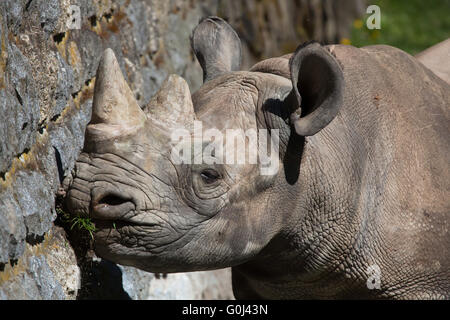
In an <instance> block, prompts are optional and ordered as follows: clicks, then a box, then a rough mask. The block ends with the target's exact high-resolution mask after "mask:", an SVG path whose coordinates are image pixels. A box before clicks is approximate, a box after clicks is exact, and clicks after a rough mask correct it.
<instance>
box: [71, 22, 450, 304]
mask: <svg viewBox="0 0 450 320" xmlns="http://www.w3.org/2000/svg"><path fill="white" fill-rule="evenodd" d="M192 45H193V48H194V51H195V52H196V55H197V56H198V57H201V58H200V59H199V60H200V62H201V65H202V67H203V69H204V80H205V83H204V85H203V86H202V87H201V88H200V89H199V90H198V91H197V92H195V93H194V94H193V95H192V99H191V96H190V94H189V90H188V89H187V86H186V84H185V82H184V81H183V80H182V79H181V78H179V77H176V76H171V77H170V78H169V79H168V80H167V81H166V83H165V85H164V86H163V88H162V89H161V91H160V92H159V93H158V94H157V96H156V97H155V98H154V99H153V100H152V102H151V103H150V104H149V105H148V106H146V107H145V108H144V111H141V110H140V109H139V108H138V107H136V105H135V103H134V102H133V99H134V98H133V97H132V95H131V94H130V93H129V92H128V91H127V89H126V88H125V86H126V84H122V83H119V82H120V81H122V82H124V80H123V78H121V75H120V76H119V74H120V70H119V72H118V73H117V74H116V76H114V77H112V76H105V74H106V75H107V74H108V72H111V71H108V70H109V69H111V68H110V67H108V66H111V65H113V64H114V63H113V62H114V61H113V60H114V58H113V57H114V55H113V54H112V51H111V50H108V51H107V52H105V55H104V57H103V62H102V63H103V65H101V66H100V67H99V73H98V75H97V80H96V89H95V90H96V92H95V97H94V106H93V120H92V121H91V124H90V125H89V126H88V129H87V133H86V134H87V136H86V144H85V147H84V151H83V153H82V154H81V156H80V158H79V160H78V163H77V165H76V169H75V176H74V179H73V181H72V183H71V185H70V190H69V192H68V197H67V201H68V202H67V204H68V207H69V209H70V211H71V212H72V213H73V214H79V215H90V216H91V217H92V218H93V219H94V220H95V222H96V225H97V228H98V231H97V232H96V233H95V249H96V252H97V253H98V254H99V255H100V256H102V257H104V258H106V259H110V260H112V261H115V262H117V263H121V264H125V265H131V266H135V267H138V268H141V269H143V270H147V271H151V272H185V271H195V270H208V269H216V268H223V267H229V266H231V267H233V288H234V293H235V296H236V298H238V299H246V298H267V299H300V298H327V299H328V298H353V299H360V298H393V299H409V298H415V299H421V298H447V299H448V298H450V253H449V250H448V246H449V244H450V236H449V232H448V229H449V211H450V210H449V206H450V204H449V199H450V192H449V190H450V185H449V181H450V179H449V178H450V177H449V167H448V155H449V129H448V128H449V121H448V118H449V117H448V112H449V104H450V86H449V85H448V84H447V83H446V82H444V81H443V80H442V79H440V78H439V77H437V76H436V75H435V74H434V73H433V72H431V71H430V70H429V69H427V68H426V67H424V66H423V65H422V64H421V63H419V62H418V61H417V60H416V59H415V58H413V57H411V56H410V55H408V54H406V53H404V52H402V51H401V50H398V49H395V48H392V47H389V46H370V47H365V48H361V49H357V48H354V47H352V46H341V45H336V46H324V47H323V46H320V45H319V44H317V43H311V44H306V45H303V46H301V47H299V48H298V49H297V51H296V52H295V53H294V54H293V55H287V56H283V57H279V58H273V59H268V60H265V61H262V62H260V63H258V64H257V65H255V66H254V67H253V68H252V69H251V70H250V71H237V68H238V66H239V59H240V49H239V48H240V44H239V39H238V37H237V35H236V34H235V33H234V31H233V30H232V29H231V27H230V26H228V25H227V24H226V23H225V22H224V21H223V20H221V19H219V18H215V17H212V18H209V19H205V20H203V21H202V22H201V23H200V24H199V26H198V27H197V28H196V29H195V30H194V33H193V37H192ZM230 48H232V50H231V49H230ZM236 48H238V49H236ZM289 59H290V60H289ZM105 61H107V63H106V62H105ZM108 61H109V62H108ZM111 61H113V62H111ZM289 61H290V64H289ZM108 68H109V69H108ZM116 71H117V70H116ZM117 79H118V80H117ZM108 81H110V82H111V81H112V82H114V81H116V85H113V84H111V83H109V82H108ZM117 83H119V84H117ZM122 87H123V88H125V89H123V88H122ZM117 88H119V89H117ZM120 88H122V89H120ZM128 90H129V88H128ZM111 97H112V98H111ZM124 97H125V98H124ZM108 99H109V100H108ZM105 101H106V102H105ZM105 106H106V107H105ZM136 108H137V109H136ZM194 119H197V120H201V121H202V122H203V127H204V128H205V129H207V128H218V129H219V130H222V131H224V130H225V129H226V128H233V129H235V128H242V129H244V130H246V129H248V128H255V129H256V128H267V129H279V130H280V155H279V157H280V161H281V164H280V169H279V171H278V173H277V174H275V175H273V176H261V175H260V171H259V170H258V169H259V165H258V164H256V165H240V166H238V165H205V164H198V165H176V164H174V163H173V162H172V161H171V157H170V156H169V154H170V146H171V143H170V132H171V130H173V129H174V128H177V127H186V128H191V125H192V121H193V120H194ZM113 223H114V225H113ZM373 265H377V266H378V267H379V268H380V272H381V274H380V276H381V278H380V280H381V287H380V288H379V289H376V288H375V289H369V288H368V286H367V281H368V278H369V276H370V275H369V274H368V273H367V268H368V267H369V266H373Z"/></svg>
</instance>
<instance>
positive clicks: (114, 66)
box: [86, 48, 146, 141]
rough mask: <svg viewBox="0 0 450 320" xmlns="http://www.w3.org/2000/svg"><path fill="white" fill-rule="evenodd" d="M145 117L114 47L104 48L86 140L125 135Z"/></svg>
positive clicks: (138, 125)
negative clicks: (122, 69) (124, 75)
mask: <svg viewBox="0 0 450 320" xmlns="http://www.w3.org/2000/svg"><path fill="white" fill-rule="evenodd" d="M145 120H146V116H145V113H144V112H143V111H142V110H141V108H140V107H139V105H138V103H137V101H136V99H135V97H134V95H133V92H132V91H131V89H130V87H129V86H128V84H127V82H126V81H125V78H124V77H123V75H122V72H121V70H120V67H119V63H118V62H117V59H116V56H115V55H114V52H113V50H112V49H109V48H108V49H106V50H105V51H104V52H103V55H102V58H101V60H100V64H99V66H98V69H97V76H96V80H95V88H94V98H93V104H92V118H91V121H90V123H89V125H88V126H87V131H86V140H91V141H92V140H93V141H101V140H106V139H111V138H113V137H115V136H118V135H124V134H128V133H130V132H133V131H135V130H137V129H138V128H140V127H141V126H143V125H144V123H145Z"/></svg>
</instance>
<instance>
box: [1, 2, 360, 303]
mask: <svg viewBox="0 0 450 320" xmlns="http://www.w3.org/2000/svg"><path fill="white" fill-rule="evenodd" d="M343 1H348V2H355V3H356V2H358V0H354V1H353V0H343ZM327 8H328V9H327ZM330 8H331V9H330ZM333 8H334V7H333V6H331V7H330V1H325V2H321V1H311V2H310V3H309V2H305V1H300V0H278V1H256V0H254V1H253V0H250V1H239V0H232V1H225V0H224V1H220V0H185V1H182V0H170V1H166V0H147V1H144V0H141V1H138V0H102V1H100V0H98V1H97V0H2V1H0V117H1V121H0V299H75V298H79V299H81V298H83V299H87V298H123V299H129V298H132V299H164V298H169V299H170V298H184V299H191V298H192V299H196V298H224V299H225V298H232V293H231V289H230V272H229V270H221V271H215V272H199V273H189V274H174V275H154V274H150V273H146V272H142V271H140V270H137V269H134V268H130V267H122V266H117V265H115V264H112V263H110V262H107V261H102V260H100V259H98V258H96V257H95V255H93V254H92V252H88V251H86V250H85V251H83V250H80V248H78V245H79V244H80V243H81V242H78V241H76V240H75V241H74V238H73V233H76V230H70V227H68V226H67V225H64V224H63V223H60V222H58V221H60V220H61V217H60V215H61V212H59V213H57V209H56V207H57V201H56V200H55V199H56V195H57V194H58V190H59V187H60V184H61V182H62V179H63V178H64V177H65V176H66V175H67V174H68V173H69V172H70V171H71V170H72V168H73V165H74V162H75V160H76V158H77V157H78V155H79V153H80V151H81V148H82V146H83V141H84V130H85V127H86V125H87V123H88V122H89V120H90V112H91V104H92V94H93V87H94V83H95V73H96V69H97V66H98V62H99V58H100V56H101V53H102V51H103V50H104V49H105V48H107V47H110V48H112V49H113V50H114V51H115V53H116V55H117V57H118V60H119V63H120V66H121V69H122V72H123V74H124V75H125V77H126V79H127V81H128V83H129V84H130V87H131V89H132V90H133V92H134V93H135V96H136V99H137V101H138V102H139V104H140V105H141V106H144V105H145V104H146V103H147V102H148V101H149V100H150V98H151V97H152V95H153V94H154V93H155V92H156V91H157V90H158V88H159V86H160V84H161V83H162V82H163V80H164V79H165V78H166V76H167V75H168V74H171V73H176V74H179V75H181V76H183V77H184V78H185V79H186V80H187V81H188V83H189V85H190V87H191V91H194V90H195V89H197V88H198V87H199V86H200V85H201V79H202V72H201V70H200V67H199V65H198V63H197V62H196V60H195V59H194V56H193V54H192V51H191V49H190V45H189V35H190V33H191V30H192V29H193V27H194V26H195V25H196V24H197V22H198V21H199V19H200V18H201V17H203V16H207V15H212V14H217V13H218V14H219V15H222V16H223V17H225V18H226V19H228V20H229V21H230V23H231V24H232V25H233V26H235V27H236V29H237V30H238V32H239V34H240V35H241V37H242V38H243V41H244V49H245V61H244V65H245V66H246V67H248V66H249V65H250V64H251V63H252V62H253V61H255V60H256V59H259V58H262V57H265V56H269V55H280V54H282V53H284V52H286V51H288V50H291V49H294V48H295V46H296V45H297V44H299V43H300V42H302V41H304V40H308V39H309V38H311V37H314V36H318V35H320V37H321V38H320V39H318V40H324V39H325V40H327V39H328V40H329V38H326V37H325V36H322V35H323V34H328V35H333V34H334V38H333V39H336V38H338V37H339V35H338V33H339V32H340V31H339V30H338V29H336V28H335V30H334V31H333V30H331V31H330V32H329V33H323V32H322V33H320V32H316V33H315V31H314V30H316V29H320V28H322V27H323V26H324V25H326V23H325V22H324V23H325V24H324V23H322V22H321V20H320V18H318V19H319V20H317V21H316V22H315V23H316V24H313V25H312V27H309V29H307V28H306V27H305V26H306V24H305V23H306V22H307V21H309V20H308V19H307V17H308V16H311V15H313V13H315V14H316V15H318V14H319V12H322V11H323V10H328V11H327V12H329V13H330V12H331V13H333V12H337V11H336V10H335V9H333ZM78 9H79V16H78V15H77V13H78V11H77V10H78ZM306 9H308V10H309V11H305V10H306ZM295 10H297V11H295ZM330 10H331V11H330ZM333 10H335V11H333ZM295 12H298V14H299V15H298V16H297V15H295V14H294V13H295ZM333 15H334V16H336V14H335V13H333ZM331 16H332V15H331V14H330V15H329V17H331ZM78 18H79V19H78ZM316 18H317V17H316ZM338 20H339V19H337V20H336V19H334V20H333V21H338ZM299 21H300V22H299ZM328 21H331V20H330V19H328ZM78 22H79V25H78ZM305 28H306V29H305ZM333 28H334V27H332V28H331V29H333ZM291 29H292V30H291ZM289 30H291V31H292V32H288V31H289ZM308 30H310V31H308ZM311 30H312V31H311ZM308 32H309V33H308ZM318 37H319V36H318ZM55 220H56V223H55ZM61 226H64V227H65V229H63V228H61Z"/></svg>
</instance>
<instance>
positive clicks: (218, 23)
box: [191, 17, 241, 82]
mask: <svg viewBox="0 0 450 320" xmlns="http://www.w3.org/2000/svg"><path fill="white" fill-rule="evenodd" d="M191 45H192V49H193V50H194V52H195V55H196V56H197V59H198V61H199V63H200V65H201V66H202V69H203V82H206V81H209V80H212V79H214V78H216V77H218V76H220V75H222V74H225V73H228V72H231V71H238V70H239V69H240V67H241V41H240V39H239V36H238V35H237V33H236V32H235V31H234V30H233V28H232V27H231V26H230V25H229V24H228V23H226V22H225V21H224V20H223V19H221V18H219V17H208V18H205V19H203V20H202V21H200V23H199V24H198V25H197V27H195V29H194V31H193V32H192V35H191Z"/></svg>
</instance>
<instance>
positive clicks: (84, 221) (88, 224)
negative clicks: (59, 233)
mask: <svg viewBox="0 0 450 320" xmlns="http://www.w3.org/2000/svg"><path fill="white" fill-rule="evenodd" d="M56 213H57V214H58V215H59V216H60V217H61V220H62V221H63V222H64V223H68V224H70V230H73V228H75V227H76V228H77V229H78V230H80V231H87V232H88V233H89V235H90V236H91V238H92V239H93V238H94V232H95V230H96V228H95V224H94V222H93V221H92V220H91V218H88V217H72V218H71V217H70V215H69V214H68V213H67V212H65V211H64V210H62V209H61V208H56Z"/></svg>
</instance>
